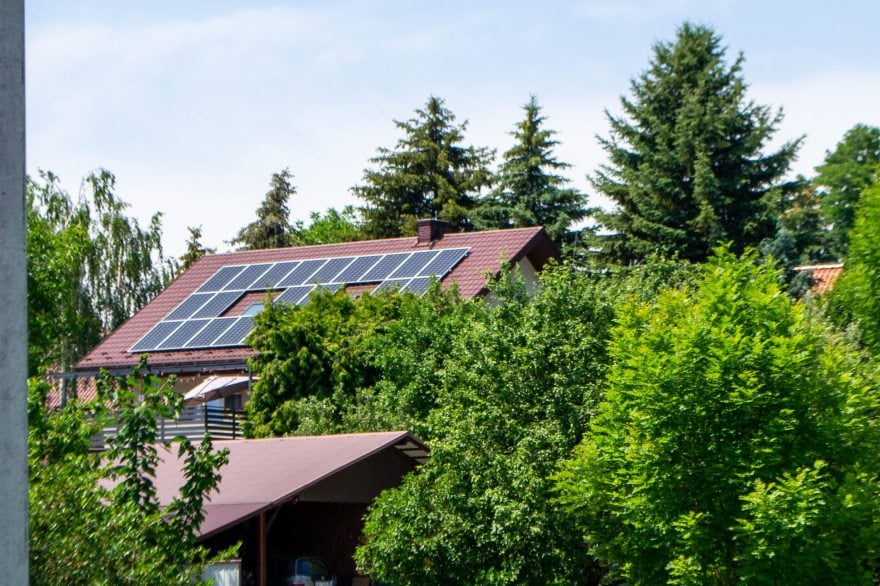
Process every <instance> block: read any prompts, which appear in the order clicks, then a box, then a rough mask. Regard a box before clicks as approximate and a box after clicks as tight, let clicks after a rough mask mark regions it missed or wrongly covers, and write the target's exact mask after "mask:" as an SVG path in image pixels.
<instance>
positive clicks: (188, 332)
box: [155, 319, 211, 350]
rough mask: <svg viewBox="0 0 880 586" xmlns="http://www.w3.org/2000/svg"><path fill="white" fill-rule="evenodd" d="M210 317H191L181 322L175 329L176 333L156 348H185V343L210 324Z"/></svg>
mask: <svg viewBox="0 0 880 586" xmlns="http://www.w3.org/2000/svg"><path fill="white" fill-rule="evenodd" d="M210 321H211V320H209V319H191V320H189V321H185V322H183V323H182V324H180V327H179V328H177V329H176V330H174V333H173V334H171V335H170V336H168V337H167V338H165V340H164V341H163V342H162V343H161V344H159V345H158V346H157V347H156V348H155V349H157V350H176V349H180V348H183V345H184V344H185V343H186V342H187V341H188V340H189V339H190V338H192V337H193V336H195V335H196V334H198V333H199V331H200V330H201V329H202V328H203V327H205V326H206V325H208V322H210Z"/></svg>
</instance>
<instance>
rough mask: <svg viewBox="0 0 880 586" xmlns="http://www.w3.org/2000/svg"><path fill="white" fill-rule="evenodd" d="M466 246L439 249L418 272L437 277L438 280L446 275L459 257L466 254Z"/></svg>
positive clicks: (461, 257)
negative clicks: (432, 258)
mask: <svg viewBox="0 0 880 586" xmlns="http://www.w3.org/2000/svg"><path fill="white" fill-rule="evenodd" d="M467 252H468V249H467V248H449V249H446V250H441V251H440V252H439V253H438V254H437V256H436V257H435V258H434V260H432V261H431V262H429V263H428V264H427V266H425V268H423V269H422V270H421V272H420V273H419V274H420V275H421V276H424V277H432V276H434V277H437V279H438V280H440V279H442V278H443V277H444V276H446V273H448V272H449V271H451V270H452V267H454V266H455V265H457V264H458V263H459V262H460V261H461V259H463V258H464V257H465V255H466V254H467Z"/></svg>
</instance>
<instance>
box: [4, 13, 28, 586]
mask: <svg viewBox="0 0 880 586" xmlns="http://www.w3.org/2000/svg"><path fill="white" fill-rule="evenodd" d="M24 145H25V143H24V0H2V1H0V577H2V578H0V581H2V583H3V584H9V585H10V586H19V585H21V586H24V585H26V584H27V583H28V539H27V535H28V533H27V528H28V519H27V503H28V501H27V262H26V256H25V242H26V239H25V216H24V175H25V162H24V156H25V146H24Z"/></svg>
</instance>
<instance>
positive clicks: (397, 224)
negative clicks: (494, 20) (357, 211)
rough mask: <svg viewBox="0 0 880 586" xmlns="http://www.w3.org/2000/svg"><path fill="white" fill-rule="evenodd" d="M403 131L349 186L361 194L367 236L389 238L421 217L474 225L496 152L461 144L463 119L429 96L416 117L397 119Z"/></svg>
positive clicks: (410, 230) (411, 230)
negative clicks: (357, 182)
mask: <svg viewBox="0 0 880 586" xmlns="http://www.w3.org/2000/svg"><path fill="white" fill-rule="evenodd" d="M395 124H396V125H397V127H398V128H399V129H401V130H402V131H403V134H404V136H403V137H402V138H401V139H400V140H398V141H397V146H396V148H395V149H394V150H391V149H387V148H380V149H379V154H378V155H376V156H375V157H374V158H372V159H370V161H371V162H372V163H373V164H375V165H376V166H377V168H375V169H367V170H366V171H364V185H358V186H355V187H353V188H352V192H353V193H354V194H355V195H356V196H358V197H359V198H361V199H363V200H364V202H365V203H366V205H365V206H364V207H363V208H362V209H361V213H362V214H363V217H364V228H365V231H366V233H367V235H368V236H371V237H374V238H389V237H395V236H402V235H409V234H414V233H415V227H416V225H415V222H416V220H418V219H420V218H439V219H442V220H446V221H447V222H449V223H450V224H452V226H453V228H455V229H457V230H469V229H471V228H472V220H471V217H470V216H471V210H472V209H473V208H474V205H475V198H476V197H477V195H478V194H479V192H480V190H481V189H482V188H483V187H486V186H488V185H489V183H490V179H491V174H490V172H489V169H488V165H489V163H490V162H491V160H492V157H493V155H494V153H493V152H492V151H491V150H489V149H486V148H476V147H473V146H467V147H466V146H462V144H461V143H462V142H463V141H464V131H465V129H466V128H467V122H464V123H462V124H455V116H454V115H453V114H452V112H450V111H449V110H448V109H446V108H445V107H444V105H443V100H442V99H440V98H437V97H434V96H431V97H430V99H429V100H428V103H427V104H426V105H425V108H424V109H423V110H416V117H415V118H411V119H409V120H407V121H405V122H400V121H395Z"/></svg>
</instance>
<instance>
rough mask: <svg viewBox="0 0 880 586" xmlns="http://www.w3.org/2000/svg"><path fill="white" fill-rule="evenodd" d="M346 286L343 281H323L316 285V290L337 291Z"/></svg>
mask: <svg viewBox="0 0 880 586" xmlns="http://www.w3.org/2000/svg"><path fill="white" fill-rule="evenodd" d="M344 286H345V285H344V284H343V283H327V284H323V283H322V284H320V285H315V291H329V292H330V293H336V292H337V291H339V290H340V289H342V288H343V287H344Z"/></svg>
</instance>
